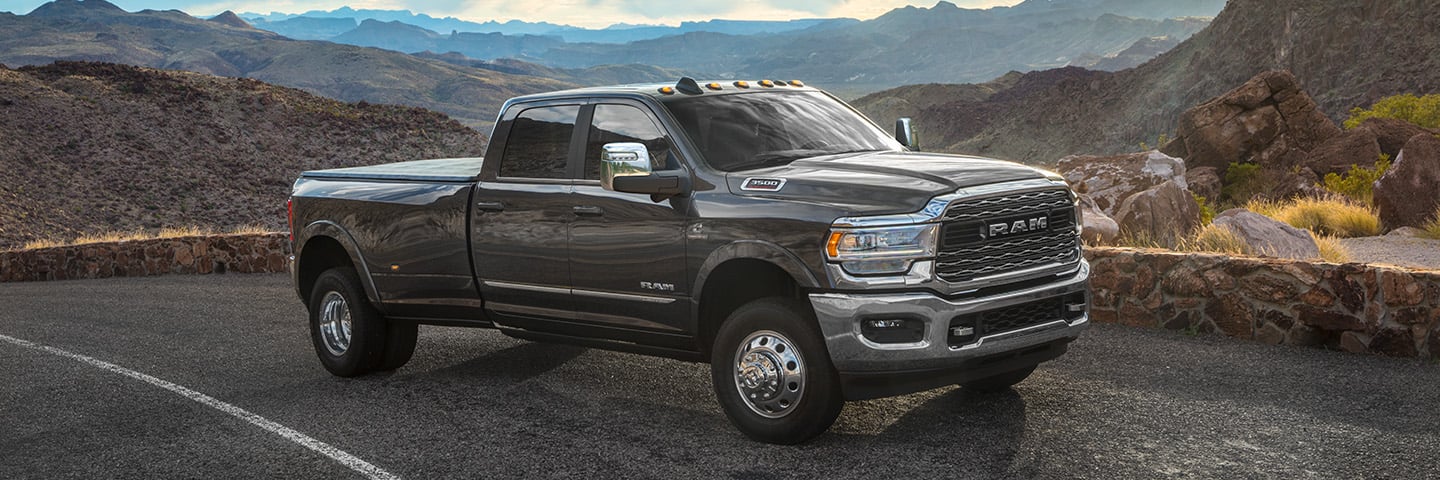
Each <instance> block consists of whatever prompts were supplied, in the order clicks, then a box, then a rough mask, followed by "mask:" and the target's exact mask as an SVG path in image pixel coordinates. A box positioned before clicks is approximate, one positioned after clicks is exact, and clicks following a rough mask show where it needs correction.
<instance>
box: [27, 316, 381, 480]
mask: <svg viewBox="0 0 1440 480" xmlns="http://www.w3.org/2000/svg"><path fill="white" fill-rule="evenodd" d="M0 340H4V341H6V342H10V343H13V344H16V345H19V346H22V347H26V348H31V349H35V350H40V351H42V352H46V353H51V354H54V355H59V356H62V357H65V358H70V359H74V360H79V361H80V362H83V363H86V364H89V365H91V366H94V367H98V368H100V369H102V370H109V371H111V372H115V373H118V374H121V375H124V376H127V377H130V378H133V379H136V380H140V381H142V382H145V383H148V384H151V385H154V386H157V387H160V388H163V389H166V390H169V391H171V392H175V393H177V394H179V395H180V396H182V397H185V398H188V399H191V400H194V401H196V402H199V403H200V404H202V405H205V406H207V407H210V408H213V409H216V410H219V411H222V412H225V413H228V414H230V415H233V416H235V418H239V419H241V420H244V421H246V422H250V424H251V425H254V426H257V427H260V428H263V429H265V430H268V431H270V432H271V433H274V434H276V435H279V436H281V437H284V438H285V439H286V440H289V441H292V442H295V443H298V444H300V445H301V446H303V447H305V448H308V449H311V450H314V451H316V452H318V453H320V454H321V455H324V456H327V457H330V458H331V459H332V460H335V461H336V462H340V464H341V465H344V466H346V467H348V468H350V469H351V470H354V471H356V472H359V473H360V474H361V475H364V476H365V477H366V478H371V479H375V480H392V479H399V478H400V477H398V476H396V475H395V474H392V473H390V472H387V471H385V470H382V469H380V467H377V466H375V465H371V464H370V462H366V461H364V460H361V459H360V458H359V457H356V456H354V455H351V454H349V453H345V451H343V450H340V449H338V448H335V447H333V446H331V445H330V444H328V443H325V442H322V441H319V440H316V439H314V438H310V437H309V436H307V435H305V434H303V433H300V432H297V431H295V429H292V428H290V427H287V426H284V425H281V424H278V423H275V422H272V421H270V420H268V419H266V418H265V417H261V416H259V415H256V414H253V413H250V412H249V411H246V410H245V409H243V408H240V407H237V406H234V405H231V404H228V403H225V402H222V401H220V400H216V399H215V397H211V396H209V395H206V394H203V393H200V392H197V391H194V390H191V389H188V388H185V387H183V386H180V385H176V384H174V383H170V382H167V381H165V380H161V379H158V378H155V377H152V376H149V375H146V374H143V373H140V372H137V371H134V370H130V369H128V368H125V367H121V366H119V365H116V364H113V363H109V362H105V361H103V360H97V359H95V358H91V357H87V356H84V355H81V354H78V353H71V352H67V351H65V350H61V349H58V348H55V347H51V346H48V345H41V344H38V343H35V342H31V341H27V340H21V339H18V338H15V337H9V336H5V335H0Z"/></svg>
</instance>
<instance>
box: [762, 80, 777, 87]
mask: <svg viewBox="0 0 1440 480" xmlns="http://www.w3.org/2000/svg"><path fill="white" fill-rule="evenodd" d="M760 86H762V87H773V86H775V82H772V81H769V80H761V81H760Z"/></svg>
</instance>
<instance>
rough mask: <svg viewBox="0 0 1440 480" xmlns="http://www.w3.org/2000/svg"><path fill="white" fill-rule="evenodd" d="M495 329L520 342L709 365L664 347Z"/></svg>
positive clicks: (697, 356)
mask: <svg viewBox="0 0 1440 480" xmlns="http://www.w3.org/2000/svg"><path fill="white" fill-rule="evenodd" d="M497 327H499V329H500V333H504V334H505V335H508V336H510V337H514V338H518V339H521V340H530V341H534V342H549V343H564V344H569V345H578V346H582V347H591V348H599V349H602V350H612V351H616V352H625V353H638V354H641V355H650V356H655V357H665V358H673V359H675V360H680V361H685V362H699V363H710V361H709V360H708V359H706V358H704V357H703V356H701V355H700V354H699V353H697V352H692V351H688V350H680V349H675V348H665V347H652V346H649V345H641V344H638V343H630V342H622V341H618V340H606V339H601V338H590V337H572V336H570V335H561V334H558V333H546V332H536V331H533V330H520V329H517V328H508V327H504V326H498V325H497Z"/></svg>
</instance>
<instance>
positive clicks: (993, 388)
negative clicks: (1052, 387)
mask: <svg viewBox="0 0 1440 480" xmlns="http://www.w3.org/2000/svg"><path fill="white" fill-rule="evenodd" d="M1031 373H1035V365H1031V366H1029V367H1027V368H1022V369H1019V370H1014V371H1009V372H1005V373H1002V374H999V375H994V376H990V377H986V378H982V379H979V380H973V381H969V382H965V383H962V384H960V386H961V387H964V388H965V389H966V390H974V391H979V392H987V393H988V392H999V391H1003V390H1005V389H1007V388H1010V387H1013V386H1015V384H1017V383H1020V382H1023V381H1025V379H1026V378H1030V374H1031Z"/></svg>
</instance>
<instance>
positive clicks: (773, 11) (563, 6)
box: [0, 0, 1020, 28]
mask: <svg viewBox="0 0 1440 480" xmlns="http://www.w3.org/2000/svg"><path fill="white" fill-rule="evenodd" d="M109 1H110V3H114V4H115V5H118V6H119V7H120V8H123V9H125V10H128V11H132V12H133V11H137V10H144V9H155V10H170V9H177V10H182V11H184V12H186V13H189V14H191V15H195V16H211V15H214V14H217V13H220V12H223V11H225V10H234V11H235V12H237V13H244V12H254V13H269V12H272V11H274V12H285V13H301V12H305V11H309V10H333V9H336V8H339V7H342V6H346V5H348V6H350V7H352V8H374V9H387V10H401V9H404V10H410V11H412V12H415V13H425V14H429V15H431V16H434V17H444V16H452V17H456V18H460V19H464V20H471V21H477V22H483V21H487V20H499V21H506V20H515V19H518V20H525V21H532V22H534V21H546V22H551V23H560V24H567V25H575V26H580V27H588V28H602V27H605V26H608V25H611V24H614V23H644V24H667V25H676V24H679V23H680V22H681V21H686V20H710V19H715V18H725V19H736V20H787V19H796V18H817V17H851V18H859V19H869V18H874V17H877V16H880V15H881V14H883V13H885V12H887V11H890V10H891V9H895V8H899V7H903V6H906V5H915V6H920V7H930V6H933V5H934V4H935V3H936V2H937V1H938V0H928V1H918V2H917V1H913V0H543V1H534V0H109ZM949 1H950V3H954V4H956V5H958V6H960V7H965V8H989V7H994V6H1008V5H1014V4H1016V3H1020V2H1019V0H949ZM43 3H46V0H0V11H10V12H14V13H17V14H23V13H29V12H30V11H31V10H34V9H35V7H38V6H40V5H41V4H43Z"/></svg>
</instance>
